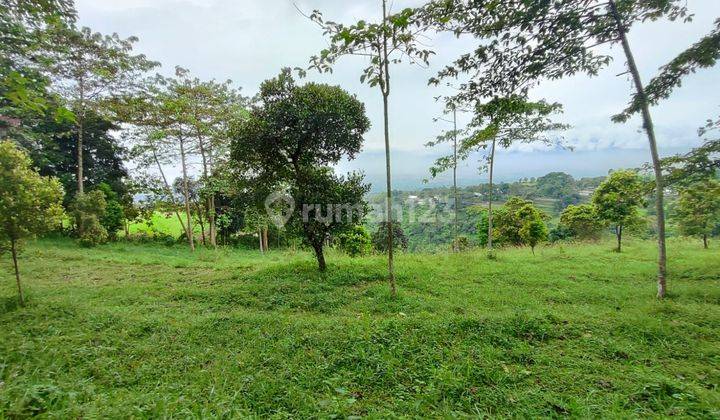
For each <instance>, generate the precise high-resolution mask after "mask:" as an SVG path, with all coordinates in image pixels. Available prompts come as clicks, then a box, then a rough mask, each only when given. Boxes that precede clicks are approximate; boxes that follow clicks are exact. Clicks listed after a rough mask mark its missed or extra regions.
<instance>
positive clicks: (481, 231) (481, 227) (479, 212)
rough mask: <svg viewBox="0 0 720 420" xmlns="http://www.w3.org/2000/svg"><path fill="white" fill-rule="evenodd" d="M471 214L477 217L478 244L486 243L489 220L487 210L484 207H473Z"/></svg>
mask: <svg viewBox="0 0 720 420" xmlns="http://www.w3.org/2000/svg"><path fill="white" fill-rule="evenodd" d="M472 213H473V215H476V217H477V238H478V243H479V244H480V246H486V245H487V244H488V231H489V227H490V224H489V220H488V211H487V209H485V208H474V209H473V212H472Z"/></svg>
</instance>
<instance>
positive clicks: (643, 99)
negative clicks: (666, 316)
mask: <svg viewBox="0 0 720 420" xmlns="http://www.w3.org/2000/svg"><path fill="white" fill-rule="evenodd" d="M609 5H610V9H611V11H612V13H613V16H614V18H615V22H616V24H617V26H618V32H619V34H620V40H621V42H622V46H623V51H624V52H625V57H626V58H627V64H628V68H629V69H630V73H631V74H632V77H633V83H634V84H635V89H636V91H637V95H638V97H639V98H640V103H641V106H642V118H643V128H644V129H645V132H646V133H647V136H648V141H649V143H650V154H651V156H652V162H653V169H654V171H655V206H656V208H655V211H656V213H657V230H658V277H657V284H658V292H657V297H658V298H661V299H662V298H664V297H665V294H666V293H667V284H666V281H667V280H666V277H667V253H666V248H665V206H664V202H665V199H664V185H663V184H664V183H663V175H662V168H661V167H660V155H659V154H658V150H657V141H656V140H655V126H654V124H653V121H652V117H651V115H650V106H649V105H648V101H647V95H646V94H645V87H644V86H643V83H642V79H641V78H640V72H639V71H638V68H637V64H636V63H635V57H634V56H633V53H632V50H631V49H630V43H629V42H628V39H627V29H626V28H625V25H624V24H623V22H622V19H621V18H620V14H619V13H618V11H617V6H616V4H615V0H609Z"/></svg>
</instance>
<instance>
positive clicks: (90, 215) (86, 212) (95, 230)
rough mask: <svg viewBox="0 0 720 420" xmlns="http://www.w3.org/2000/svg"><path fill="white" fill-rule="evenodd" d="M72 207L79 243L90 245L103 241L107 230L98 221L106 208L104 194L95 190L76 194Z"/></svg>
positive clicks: (85, 245) (105, 238)
mask: <svg viewBox="0 0 720 420" xmlns="http://www.w3.org/2000/svg"><path fill="white" fill-rule="evenodd" d="M72 207H73V216H74V217H75V222H76V223H77V225H78V235H79V242H80V245H81V246H84V247H92V246H96V245H99V244H102V243H105V242H106V241H107V239H108V232H107V230H106V229H105V227H103V225H102V224H101V223H100V221H101V220H102V218H103V217H105V213H106V210H107V202H106V201H105V194H103V192H102V191H97V190H96V191H90V192H88V193H83V194H77V195H76V196H75V201H74V203H73V206H72Z"/></svg>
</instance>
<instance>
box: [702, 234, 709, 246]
mask: <svg viewBox="0 0 720 420" xmlns="http://www.w3.org/2000/svg"><path fill="white" fill-rule="evenodd" d="M703 246H704V247H705V249H708V240H707V233H706V234H704V235H703Z"/></svg>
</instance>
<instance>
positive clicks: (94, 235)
mask: <svg viewBox="0 0 720 420" xmlns="http://www.w3.org/2000/svg"><path fill="white" fill-rule="evenodd" d="M81 224H82V229H81V232H82V233H81V234H80V238H79V243H80V246H82V247H85V248H91V247H94V246H97V245H100V244H104V243H105V242H107V240H108V233H107V230H105V228H104V227H103V226H102V225H101V224H100V222H99V221H98V219H97V217H96V216H95V215H93V214H90V215H85V216H83V218H82V221H81Z"/></svg>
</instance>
